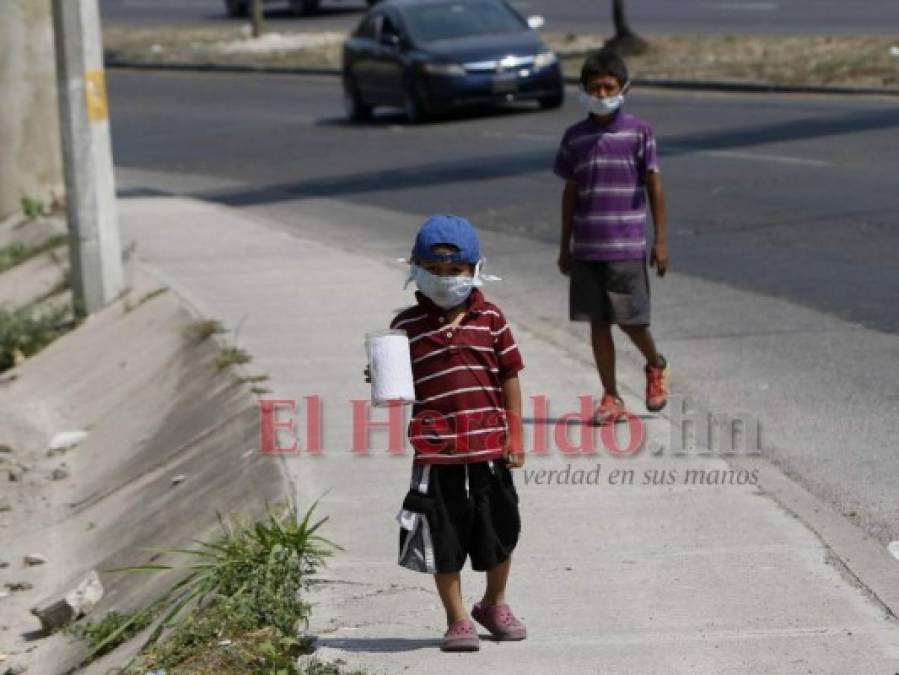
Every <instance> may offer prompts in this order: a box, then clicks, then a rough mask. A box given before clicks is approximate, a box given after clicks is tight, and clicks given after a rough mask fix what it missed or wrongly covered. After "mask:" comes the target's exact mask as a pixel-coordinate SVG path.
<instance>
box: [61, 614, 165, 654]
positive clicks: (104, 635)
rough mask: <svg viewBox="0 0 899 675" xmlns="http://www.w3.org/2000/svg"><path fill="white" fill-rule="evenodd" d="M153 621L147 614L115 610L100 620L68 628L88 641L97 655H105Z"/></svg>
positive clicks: (71, 632)
mask: <svg viewBox="0 0 899 675" xmlns="http://www.w3.org/2000/svg"><path fill="white" fill-rule="evenodd" d="M151 623H152V619H151V617H150V616H148V615H146V614H120V613H119V612H116V611H114V610H113V611H111V612H108V613H107V614H106V616H104V617H103V618H102V619H101V620H100V621H96V622H89V623H84V624H80V623H75V624H72V625H71V626H69V627H68V628H67V629H66V630H67V632H69V633H70V634H72V635H74V636H75V637H78V638H81V639H82V640H84V641H85V642H87V644H88V646H89V647H90V649H91V651H92V652H94V653H95V655H96V656H103V654H107V653H109V652H111V651H112V650H113V649H115V648H116V647H118V646H119V645H120V644H122V643H124V642H127V641H128V640H130V639H131V638H132V637H134V636H135V635H137V634H138V633H140V632H141V631H142V630H144V629H145V628H147V627H148V626H149V625H150V624H151ZM110 638H112V639H110Z"/></svg>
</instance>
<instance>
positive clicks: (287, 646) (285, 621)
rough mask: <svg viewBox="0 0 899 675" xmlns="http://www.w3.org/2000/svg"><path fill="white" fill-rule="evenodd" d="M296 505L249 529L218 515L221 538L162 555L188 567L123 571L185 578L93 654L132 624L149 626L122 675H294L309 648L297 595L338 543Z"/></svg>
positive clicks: (306, 608)
mask: <svg viewBox="0 0 899 675" xmlns="http://www.w3.org/2000/svg"><path fill="white" fill-rule="evenodd" d="M314 509H315V505H313V506H312V507H311V508H310V509H309V510H308V511H307V512H306V513H305V514H304V515H303V516H302V517H300V516H299V514H298V513H297V511H296V510H295V509H293V508H288V509H285V510H283V511H282V512H281V513H275V512H274V511H271V510H269V512H268V515H267V517H266V518H265V519H263V520H260V521H258V522H255V523H249V522H239V521H238V522H229V521H226V520H225V519H222V518H220V523H221V526H222V530H223V533H222V535H220V536H219V537H218V538H216V539H215V540H213V541H212V542H198V546H199V547H198V548H197V549H171V550H163V551H161V552H163V553H168V554H177V555H180V556H184V557H186V558H188V559H189V563H188V564H186V565H180V566H179V565H162V564H149V565H143V566H137V567H129V568H125V569H123V570H114V571H127V572H146V573H161V572H167V571H174V570H179V571H181V572H182V573H183V574H184V576H183V578H182V579H181V580H180V581H179V582H177V583H176V584H175V585H174V586H173V587H172V588H171V589H170V590H169V591H168V592H167V593H166V594H165V595H163V596H162V597H161V598H160V599H159V600H157V601H156V602H155V603H153V604H152V605H151V606H149V607H147V608H146V609H144V610H143V611H141V612H138V613H137V614H134V615H132V616H131V619H130V621H128V622H124V623H122V624H121V625H119V626H118V627H117V628H116V630H114V631H111V632H109V633H108V634H107V635H106V637H105V639H104V640H100V641H97V642H95V643H93V644H92V649H91V654H90V658H94V657H96V656H97V655H99V654H101V653H102V651H101V650H103V649H106V648H107V646H108V645H109V644H113V643H118V642H120V641H121V637H122V635H124V634H125V633H126V632H132V634H133V631H134V629H133V626H134V625H148V622H154V621H155V623H156V625H155V628H154V629H153V631H152V633H151V634H150V636H149V638H148V640H147V642H146V643H145V644H144V645H143V647H142V649H141V652H140V654H139V655H138V656H137V657H136V659H135V660H134V661H133V662H132V663H131V664H129V666H128V667H127V668H126V672H135V673H144V672H146V671H147V670H152V669H169V670H172V671H173V672H174V669H176V668H177V672H203V673H205V672H210V673H212V672H214V673H222V674H225V673H234V674H237V673H257V672H258V673H285V674H286V675H292V674H294V673H297V672H298V670H297V666H296V659H297V657H298V656H299V655H300V654H306V653H310V652H311V645H310V644H309V642H308V641H307V640H306V639H304V638H302V637H300V635H299V632H300V629H301V628H302V627H304V626H305V625H307V623H308V618H309V605H308V603H306V602H305V601H304V600H303V598H302V592H303V591H304V590H305V589H307V588H308V586H309V584H310V582H311V575H313V574H314V573H315V572H316V571H317V570H318V569H319V568H320V567H321V566H322V565H323V564H324V562H325V560H326V558H327V557H328V556H330V555H331V554H332V552H333V549H334V548H335V545H334V544H332V543H331V542H329V541H328V540H326V539H324V538H322V537H321V536H320V535H319V534H318V531H319V529H320V528H321V527H322V525H323V524H324V523H325V521H326V520H327V519H326V518H323V519H321V520H319V521H317V522H315V523H313V522H312V514H313V511H314Z"/></svg>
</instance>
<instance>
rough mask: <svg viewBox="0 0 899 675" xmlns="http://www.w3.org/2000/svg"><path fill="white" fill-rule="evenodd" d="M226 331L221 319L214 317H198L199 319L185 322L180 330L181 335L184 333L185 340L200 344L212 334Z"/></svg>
mask: <svg viewBox="0 0 899 675" xmlns="http://www.w3.org/2000/svg"><path fill="white" fill-rule="evenodd" d="M226 332H227V330H226V329H225V327H224V326H223V325H222V322H221V321H217V320H215V319H200V320H199V321H194V322H193V323H189V324H187V325H186V326H185V327H184V329H183V330H182V335H184V338H185V339H186V340H188V341H190V342H193V343H195V344H200V343H201V342H205V341H206V340H208V339H209V338H211V337H212V336H213V335H219V334H221V333H226Z"/></svg>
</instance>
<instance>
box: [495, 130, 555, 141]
mask: <svg viewBox="0 0 899 675" xmlns="http://www.w3.org/2000/svg"><path fill="white" fill-rule="evenodd" d="M481 136H482V137H483V138H508V139H512V140H516V141H541V142H542V141H553V142H558V141H560V140H561V139H562V134H561V133H560V134H559V135H557V136H549V135H546V134H527V133H512V134H507V133H503V132H501V131H482V132H481Z"/></svg>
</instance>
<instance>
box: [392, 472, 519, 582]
mask: <svg viewBox="0 0 899 675" xmlns="http://www.w3.org/2000/svg"><path fill="white" fill-rule="evenodd" d="M466 484H467V485H466ZM397 518H398V520H399V522H400V555H399V563H400V565H402V566H403V567H407V568H409V569H411V570H415V571H417V572H428V573H434V572H458V571H459V570H461V569H462V568H463V567H464V566H465V558H466V557H468V556H470V557H471V567H472V569H474V570H477V571H479V572H484V571H487V570H489V569H492V568H494V567H496V566H497V565H499V564H500V563H503V562H505V561H506V560H508V559H509V556H511V555H512V550H513V549H514V548H515V544H517V543H518V533H519V531H520V530H521V518H520V516H519V514H518V493H517V492H516V491H515V485H514V484H513V482H512V474H511V473H510V472H509V468H508V467H507V466H506V463H505V462H503V461H501V460H500V461H495V462H478V463H476V464H432V465H420V464H416V465H414V466H413V467H412V487H411V488H410V490H409V493H408V494H407V495H406V498H405V499H404V500H403V508H402V510H401V511H400V514H399V516H398V517H397Z"/></svg>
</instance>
